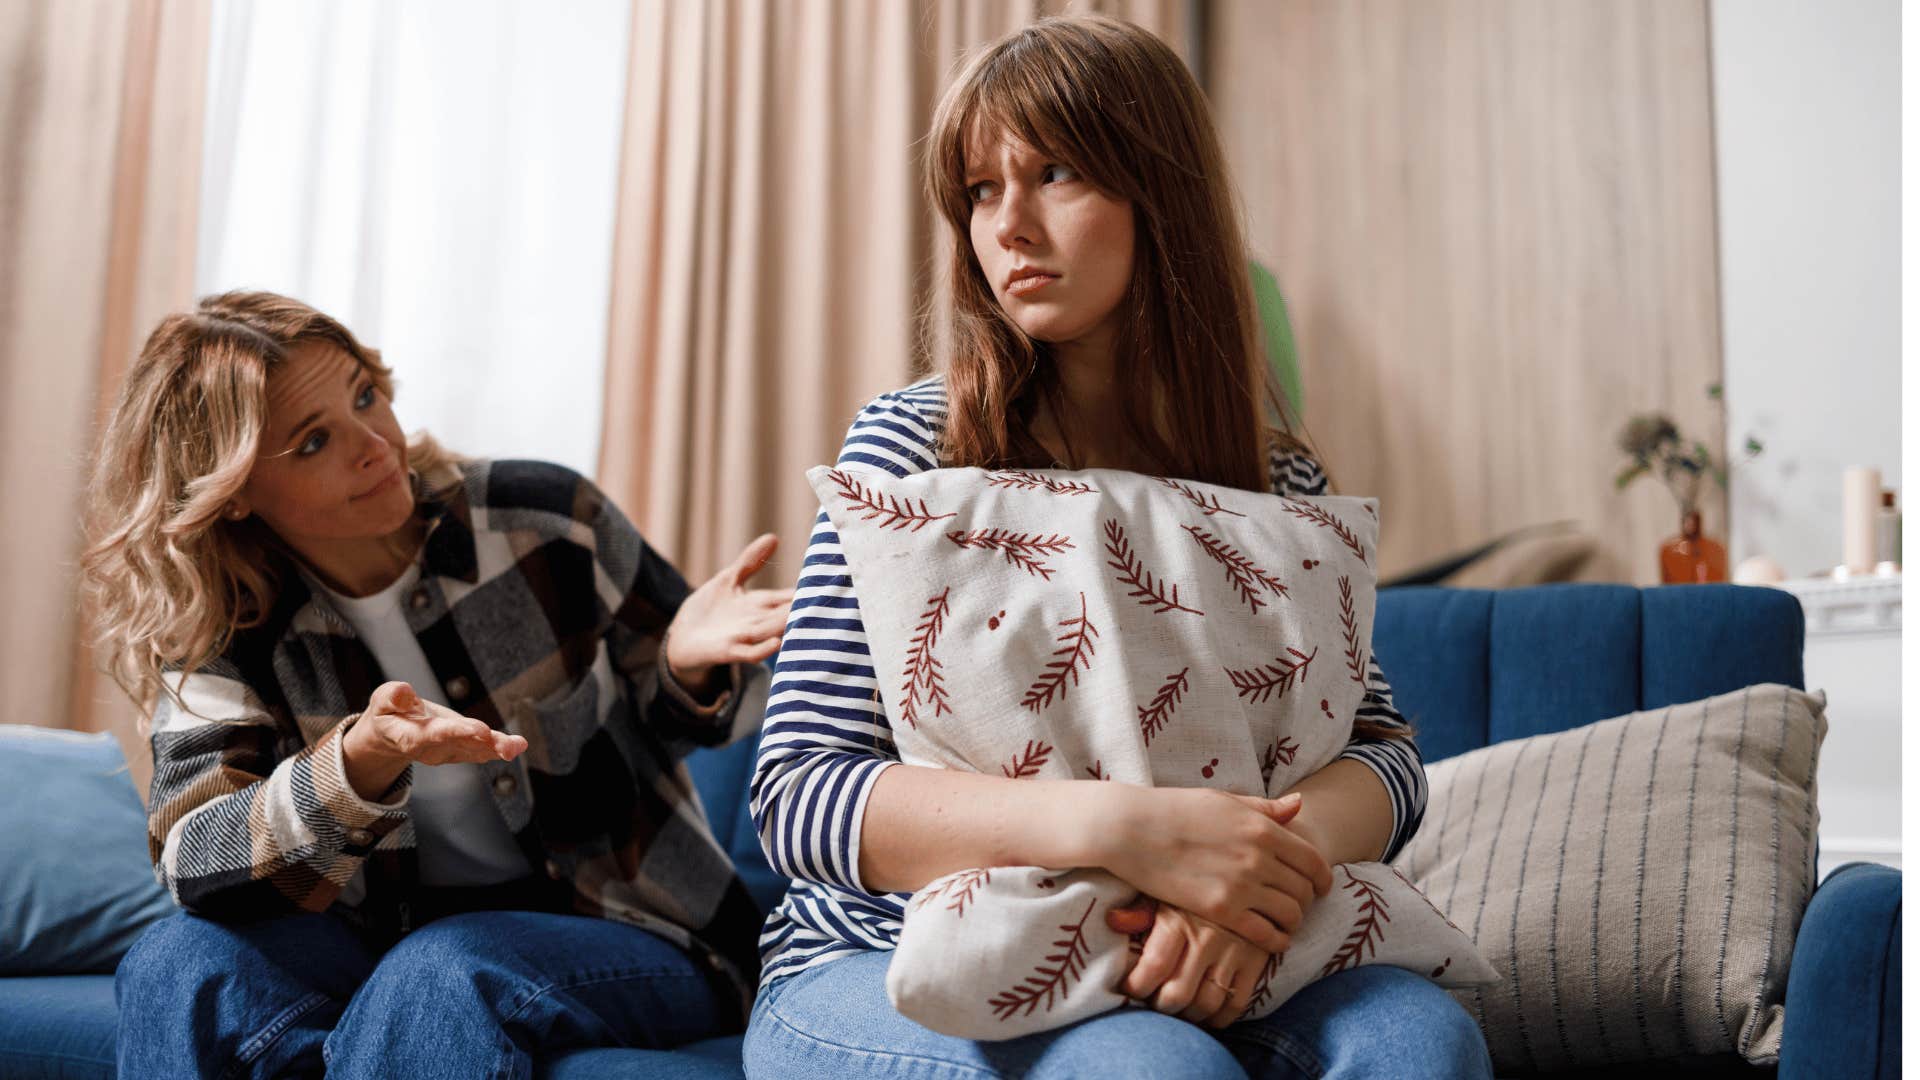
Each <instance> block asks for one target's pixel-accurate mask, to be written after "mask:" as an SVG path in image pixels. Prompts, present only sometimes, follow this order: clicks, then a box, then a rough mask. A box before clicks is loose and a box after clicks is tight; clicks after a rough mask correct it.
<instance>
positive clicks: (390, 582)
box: [85, 292, 791, 1077]
mask: <svg viewBox="0 0 1920 1080" xmlns="http://www.w3.org/2000/svg"><path fill="white" fill-rule="evenodd" d="M392 396H393V381H392V375H391V372H390V371H389V370H388V368H387V367H386V366H385V365H384V364H383V363H382V362H381V358H380V355H379V353H378V352H377V351H375V350H374V349H372V348H369V347H367V346H364V345H362V344H361V343H360V342H359V341H358V340H356V339H355V338H354V336H353V335H352V334H351V333H349V332H348V330H347V328H346V327H344V326H342V325H341V324H340V323H339V322H337V321H335V320H333V319H331V318H329V317H327V316H326V315H323V314H321V313H320V312H318V311H315V310H314V309H313V308H311V307H308V306H307V305H305V304H302V303H300V302H299V301H296V300H291V299H288V298H286V297H283V296H276V295H273V294H271V293H257V292H256V293H228V294H226V295H222V296H214V297H209V298H207V299H205V300H203V301H201V302H200V304H199V306H198V307H197V308H196V309H195V310H193V311H190V312H186V313H182V314H178V315H174V316H171V317H169V318H167V319H166V320H165V321H163V322H162V323H161V324H160V326H159V327H158V328H157V329H156V330H154V332H153V334H152V336H151V337H149V338H148V340H147V343H146V346H145V348H144V349H143V351H142V353H141V355H140V358H139V360H138V361H137V362H136V363H135V365H134V367H133V369H132V370H131V371H130V372H129V373H128V375H127V379H126V383H125V385H124V387H123V389H122V391H121V395H120V399H119V404H118V407H117V408H116V410H115V412H114V416H113V419H112V422H111V423H110V425H109V426H108V429H107V432H106V435H105V438H104V441H103V444H102V447H101V452H100V459H99V461H98V463H97V466H96V469H95V473H94V478H93V487H92V496H93V502H94V507H93V510H94V517H95V541H94V543H93V544H92V546H91V547H90V549H89V551H88V552H87V555H86V559H85V572H86V576H87V581H88V583H89V585H90V587H91V589H92V591H93V592H94V594H95V596H96V599H97V601H98V608H99V611H100V613H101V641H102V645H103V647H104V649H105V652H106V655H107V656H108V658H109V660H110V665H111V670H112V671H113V673H114V675H115V676H116V678H117V679H118V680H119V681H120V684H121V686H122V687H123V688H125V689H126V690H127V692H128V693H129V694H131V695H132V696H133V697H134V698H135V699H136V700H138V701H140V702H142V703H143V704H144V705H145V706H147V707H148V708H151V709H152V710H153V713H152V720H151V737H152V746H153V757H154V775H153V791H152V795H151V798H150V801H149V804H150V809H149V815H148V841H149V846H150V848H151V851H152V854H153V858H154V864H155V868H156V872H157V874H158V876H159V878H160V880H161V882H162V883H163V884H165V885H166V886H167V888H168V889H169V890H170V891H171V892H172V894H173V896H174V898H175V899H176V900H177V901H178V902H179V904H180V905H181V907H182V908H184V909H185V911H183V912H182V913H180V914H177V915H174V916H172V917H170V918H167V919H164V920H162V921H160V922H159V923H156V924H155V925H154V926H153V927H152V928H150V929H149V930H148V931H147V932H146V934H144V935H143V936H142V937H141V938H140V940H139V941H138V942H136V943H135V945H134V947H133V949H132V951H131V952H130V953H129V954H128V955H127V957H126V959H125V960H124V961H123V962H122V963H121V965H120V969H119V972H118V977H117V981H116V984H115V994H116V997H117V999H118V1002H119V1006H120V1032H119V1060H120V1071H121V1075H123V1076H196V1075H213V1074H219V1075H222V1076H229V1075H231V1076H242V1075H244V1076H279V1075H286V1074H299V1075H309V1074H310V1075H319V1074H320V1073H321V1072H322V1071H323V1070H324V1071H326V1072H327V1073H329V1074H330V1075H336V1076H360V1077H374V1076H421V1077H426V1076H448V1077H455V1076H457V1077H469V1076H527V1075H530V1073H531V1070H532V1062H533V1059H534V1057H535V1056H536V1055H540V1054H544V1053H551V1052H554V1051H558V1050H564V1049H571V1048H575V1047H583V1046H596V1045H620V1046H638V1047H659V1048H664V1047H670V1046H673V1045H676V1044H678V1043H682V1042H687V1041H690V1040H693V1039H698V1038H702V1037H705V1036H707V1035H713V1034H720V1033H723V1032H725V1031H727V1030H737V1029H738V1027H739V1024H740V1022H741V1020H742V1019H743V1015H744V1011H745V1004H746V1001H747V1000H748V996H749V995H750V994H751V992H752V987H753V985H754V977H755V971H756V968H757V966H758V965H757V957H756V956H755V955H754V950H753V936H754V932H755V930H756V929H757V928H758V925H759V922H760V917H759V913H758V909H757V908H756V906H755V904H754V902H753V901H752V899H751V898H750V897H749V896H748V894H747V893H746V891H745V889H744V887H743V886H742V885H741V883H740V881H739V880H738V879H737V878H736V877H735V875H734V871H733V866H732V863H731V862H730V861H729V859H728V858H727V855H726V853H725V852H724V851H723V850H721V848H720V847H719V846H718V845H717V844H716V842H715V841H714V839H713V836H712V834H711V832H710V831H709V829H708V828H707V824H706V819H705V816H704V814H703V813H702V811H701V807H700V803H699V800H698V799H697V798H696V797H695V795H694V792H693V787H692V784H691V782H690V780H689V779H688V776H687V773H686V771H685V770H684V769H683V768H681V767H680V765H679V759H680V758H681V757H682V756H684V755H685V754H686V753H687V752H688V751H690V750H691V749H692V748H693V747H695V746H698V745H714V744H718V743H721V742H725V741H728V740H729V739H731V738H734V737H736V736H738V735H740V734H743V733H745V732H747V731H750V730H752V728H753V727H754V726H756V725H757V723H758V722H759V718H760V711H761V705H762V704H763V702H764V694H765V674H764V669H762V668H761V667H760V665H759V664H758V663H757V661H759V660H761V659H763V658H765V657H766V656H769V655H771V654H772V653H773V651H774V650H775V649H776V648H777V647H778V644H779V640H778V639H779V636H780V633H781V629H780V628H781V625H782V623H783V622H784V619H785V609H786V606H787V601H788V599H789V598H790V595H791V594H790V593H787V592H769V591H759V590H748V589H746V588H744V583H745V582H746V580H747V578H749V577H750V576H751V575H752V574H753V573H754V572H755V571H756V570H758V569H759V568H760V567H761V565H763V564H764V563H765V561H766V560H767V558H768V557H769V556H770V555H771V554H772V552H773V547H774V540H773V538H772V537H771V536H763V537H761V538H759V539H758V540H756V541H754V542H753V543H752V544H750V545H749V546H748V547H747V549H746V550H745V551H743V552H742V553H741V555H740V557H739V559H738V560H736V561H735V563H734V564H733V565H732V566H731V567H729V568H728V569H727V570H726V571H723V572H722V573H721V574H720V575H718V576H717V577H715V578H714V579H713V580H711V581H709V582H707V583H706V584H705V585H703V586H701V587H700V588H699V589H698V590H695V591H693V592H691V593H689V591H688V589H687V586H686V583H685V582H684V581H682V580H681V577H680V575H679V574H678V573H677V572H676V571H675V570H674V568H673V567H672V566H671V565H669V564H668V563H667V562H666V561H665V560H663V559H661V558H660V557H659V556H658V555H656V554H655V553H654V552H653V551H652V549H650V548H649V547H648V546H647V545H646V543H645V541H643V540H642V539H641V537H640V535H639V534H638V533H636V532H635V531H634V529H633V526H632V525H631V524H629V523H628V522H627V519H626V518H625V517H624V516H623V515H622V514H621V513H620V511H619V509H618V508H616V507H615V506H614V505H613V504H612V503H611V502H610V501H608V500H607V498H606V497H605V496H604V495H602V494H601V493H600V491H599V490H597V489H596V488H595V487H594V486H593V485H592V484H591V483H590V482H589V481H587V480H586V479H585V478H583V477H581V476H578V475H576V474H575V473H573V472H571V471H569V470H567V469H564V468H562V467H560V466H557V465H548V464H543V463H540V462H531V461H469V460H462V459H458V458H455V457H454V456H453V455H450V454H448V453H446V452H445V451H443V450H441V449H440V448H439V447H437V446H436V445H435V444H434V443H433V442H432V440H431V439H427V438H424V437H416V438H415V439H414V440H413V441H412V442H409V441H408V440H407V439H406V438H405V437H403V436H402V434H401V429H400V424H399V422H398V420H396V419H395V417H394V414H393V410H392V407H391V399H392Z"/></svg>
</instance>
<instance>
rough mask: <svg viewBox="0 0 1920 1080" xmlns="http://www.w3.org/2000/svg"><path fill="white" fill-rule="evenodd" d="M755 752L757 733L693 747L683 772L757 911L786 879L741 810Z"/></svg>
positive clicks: (769, 906) (774, 898) (768, 905)
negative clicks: (725, 742) (716, 744)
mask: <svg viewBox="0 0 1920 1080" xmlns="http://www.w3.org/2000/svg"><path fill="white" fill-rule="evenodd" d="M759 752H760V733H759V732H757V731H756V732H754V733H753V734H752V735H750V736H748V737H746V738H744V739H741V740H740V741H738V742H735V743H732V744H730V745H727V746H721V747H715V748H712V749H702V750H695V751H694V752H693V753H691V754H688V755H687V772H688V773H690V774H691V775H692V776H693V786H694V790H696V791H698V792H699V793H700V805H701V806H702V807H703V808H704V809H705V810H706V812H707V821H708V823H709V824H710V825H711V826H712V827H713V836H714V839H716V840H718V841H720V846H721V847H722V848H723V849H725V851H726V853H727V855H728V856H729V857H731V858H732V859H733V868H734V870H735V871H736V872H737V873H738V874H739V875H740V881H741V882H742V883H743V884H744V885H746V887H747V892H749V893H751V894H752V895H753V899H754V901H755V902H756V903H758V904H759V905H760V910H761V911H762V912H768V911H772V910H773V906H774V905H775V904H777V903H779V902H780V897H781V896H782V895H784V894H785V893H786V891H787V879H786V878H783V877H781V876H780V875H779V874H776V873H774V872H773V867H771V866H769V865H767V856H766V853H765V852H763V851H761V850H760V833H759V831H758V830H756V829H755V828H754V827H753V818H752V816H751V815H750V814H749V813H748V812H747V786H748V785H749V784H750V783H751V782H752V780H753V762H754V758H755V757H756V756H757V755H758V754H759Z"/></svg>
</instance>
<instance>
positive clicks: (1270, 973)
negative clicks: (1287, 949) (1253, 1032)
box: [1240, 953, 1286, 1020]
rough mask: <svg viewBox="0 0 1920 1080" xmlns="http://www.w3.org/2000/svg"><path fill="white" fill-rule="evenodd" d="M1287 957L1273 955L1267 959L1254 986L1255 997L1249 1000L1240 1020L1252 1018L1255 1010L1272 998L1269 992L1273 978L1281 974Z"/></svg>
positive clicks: (1283, 954)
mask: <svg viewBox="0 0 1920 1080" xmlns="http://www.w3.org/2000/svg"><path fill="white" fill-rule="evenodd" d="M1285 957H1286V954H1285V953H1273V954H1271V955H1269V956H1268V957H1267V962H1266V963H1265V964H1262V965H1261V966H1260V978H1259V979H1258V980H1256V981H1255V982H1254V984H1253V996H1252V997H1249V998H1248V999H1247V1007H1246V1009H1245V1010H1244V1011H1242V1012H1241V1013H1240V1019H1242V1020H1245V1019H1246V1018H1248V1017H1250V1016H1252V1015H1253V1014H1254V1012H1255V1010H1257V1009H1259V1008H1260V1006H1262V1005H1265V1004H1266V1003H1267V1000H1268V998H1269V997H1271V996H1272V995H1271V994H1269V993H1268V990H1269V989H1270V988H1271V987H1272V986H1273V977H1274V976H1275V975H1277V974H1279V973H1280V962H1281V960H1283V959H1285Z"/></svg>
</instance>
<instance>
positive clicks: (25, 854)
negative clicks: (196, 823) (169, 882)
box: [0, 725, 174, 975]
mask: <svg viewBox="0 0 1920 1080" xmlns="http://www.w3.org/2000/svg"><path fill="white" fill-rule="evenodd" d="M0 822H5V823H6V827H5V828H4V829H0V975H53V974H60V973H76V972H111V971H112V970H113V969H114V967H115V966H116V965H118V964H119V963H120V957H121V956H123V955H125V954H126V951H127V949H128V948H130V947H131V946H132V945H133V940H134V938H137V937H139V936H140V932H141V931H142V930H145V929H146V928H147V924H149V923H151V922H153V921H154V920H155V919H158V918H160V917H162V916H164V915H167V914H169V913H170V912H172V911H173V910H174V906H173V901H172V899H171V898H170V897H168V896H167V894H166V891H165V890H163V889H161V888H160V885H159V883H158V882H156V881H155V880H154V876H153V863H152V861H151V860H150V859H149V858H148V856H147V843H146V837H147V825H146V811H145V810H144V809H143V808H142V807H141V805H140V797H139V795H137V794H135V793H134V790H133V781H132V780H131V779H130V778H129V777H128V775H127V771H126V760H125V758H123V757H122V756H121V754H120V747H119V745H118V744H117V743H115V742H114V739H113V737H112V736H111V735H106V734H96V735H83V734H79V733H77V732H67V731H53V730H50V729H47V728H35V727H23V726H19V725H0Z"/></svg>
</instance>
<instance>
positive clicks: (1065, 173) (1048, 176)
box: [1040, 165, 1080, 184]
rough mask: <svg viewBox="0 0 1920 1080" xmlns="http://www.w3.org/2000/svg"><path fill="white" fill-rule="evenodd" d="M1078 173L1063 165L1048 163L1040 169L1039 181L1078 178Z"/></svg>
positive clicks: (1047, 182)
mask: <svg viewBox="0 0 1920 1080" xmlns="http://www.w3.org/2000/svg"><path fill="white" fill-rule="evenodd" d="M1078 179H1080V174H1079V173H1077V172H1074V171H1073V170H1072V169H1071V168H1069V167H1068V166H1065V165H1049V166H1047V167H1046V168H1044V169H1042V170H1040V182H1041V183H1043V184H1051V183H1054V182H1056V181H1061V180H1078Z"/></svg>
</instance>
